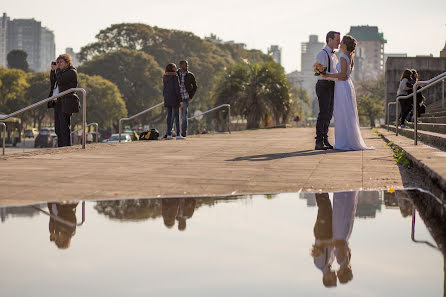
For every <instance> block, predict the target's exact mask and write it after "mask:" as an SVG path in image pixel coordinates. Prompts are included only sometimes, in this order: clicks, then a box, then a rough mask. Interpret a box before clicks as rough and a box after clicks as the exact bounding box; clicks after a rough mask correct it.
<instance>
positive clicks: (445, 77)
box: [395, 72, 446, 145]
mask: <svg viewBox="0 0 446 297" xmlns="http://www.w3.org/2000/svg"><path fill="white" fill-rule="evenodd" d="M445 80H446V72H443V73H442V74H440V75H437V76H436V77H434V78H432V79H430V80H425V81H417V82H416V83H415V84H414V85H413V92H412V94H410V95H407V96H399V97H397V98H396V114H395V117H396V121H395V125H396V127H395V130H396V136H398V117H399V114H398V102H399V100H401V99H409V98H410V97H413V131H414V137H413V140H414V144H415V145H417V144H418V113H417V93H420V92H422V91H424V90H425V89H428V88H430V87H432V86H434V85H436V84H438V83H439V82H442V83H443V86H442V88H441V90H442V107H444V105H445V98H444V81H445ZM418 86H423V87H422V88H420V89H419V90H417V87H418ZM402 120H404V119H402Z"/></svg>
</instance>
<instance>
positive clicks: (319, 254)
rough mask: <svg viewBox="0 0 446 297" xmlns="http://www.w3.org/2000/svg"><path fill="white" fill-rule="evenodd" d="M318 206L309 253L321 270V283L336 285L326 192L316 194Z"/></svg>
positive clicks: (330, 208)
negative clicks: (313, 239)
mask: <svg viewBox="0 0 446 297" xmlns="http://www.w3.org/2000/svg"><path fill="white" fill-rule="evenodd" d="M316 203H317V207H318V212H317V219H316V223H315V225H314V237H315V244H314V245H313V249H312V251H311V254H312V256H313V258H314V265H315V266H316V267H317V268H319V269H320V270H321V271H322V274H323V276H322V283H323V284H324V286H326V287H333V286H336V283H337V280H336V274H335V272H334V271H333V270H332V269H331V264H332V263H333V260H334V256H333V244H332V243H333V228H332V207H331V202H330V199H329V198H328V193H318V194H316Z"/></svg>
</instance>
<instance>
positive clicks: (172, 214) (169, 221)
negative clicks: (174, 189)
mask: <svg viewBox="0 0 446 297" xmlns="http://www.w3.org/2000/svg"><path fill="white" fill-rule="evenodd" d="M177 213H178V198H165V199H162V200H161V214H162V216H163V220H164V225H165V226H166V227H167V228H172V227H173V226H174V225H175V218H176V216H177Z"/></svg>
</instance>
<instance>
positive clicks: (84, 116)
mask: <svg viewBox="0 0 446 297" xmlns="http://www.w3.org/2000/svg"><path fill="white" fill-rule="evenodd" d="M82 97H83V101H82V148H83V149H85V144H86V143H87V135H86V134H85V128H87V127H86V126H87V92H86V91H85V90H82Z"/></svg>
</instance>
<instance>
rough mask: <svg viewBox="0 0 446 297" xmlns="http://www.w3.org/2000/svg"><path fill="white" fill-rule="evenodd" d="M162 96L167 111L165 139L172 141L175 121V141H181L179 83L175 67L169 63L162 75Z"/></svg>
mask: <svg viewBox="0 0 446 297" xmlns="http://www.w3.org/2000/svg"><path fill="white" fill-rule="evenodd" d="M163 96H164V107H166V110H167V134H166V139H172V126H173V122H174V121H175V127H176V132H177V139H182V137H181V136H180V114H179V108H180V106H181V105H182V103H181V94H180V82H179V80H178V74H177V66H176V65H175V64H174V63H170V64H168V65H167V66H166V71H165V73H164V75H163Z"/></svg>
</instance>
